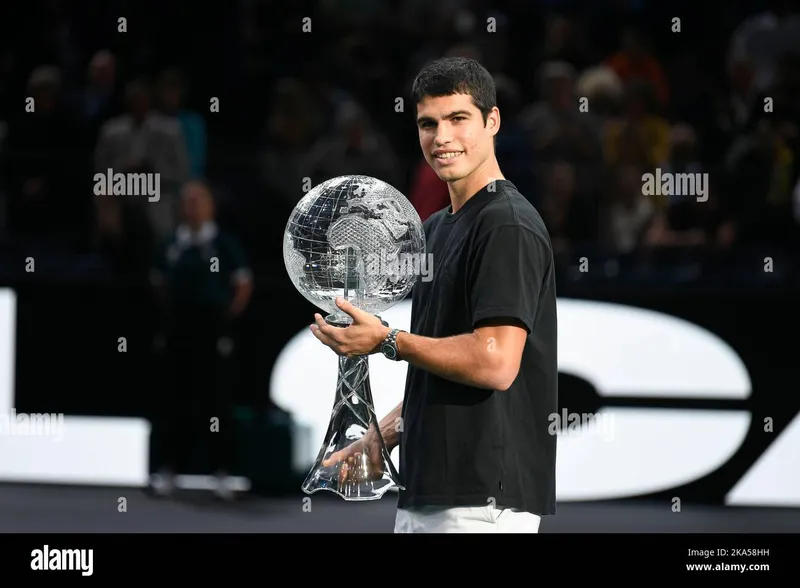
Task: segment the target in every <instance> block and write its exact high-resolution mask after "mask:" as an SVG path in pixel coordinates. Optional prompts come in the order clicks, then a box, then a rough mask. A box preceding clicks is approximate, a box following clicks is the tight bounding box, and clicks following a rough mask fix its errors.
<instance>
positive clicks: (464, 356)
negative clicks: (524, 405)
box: [397, 333, 496, 389]
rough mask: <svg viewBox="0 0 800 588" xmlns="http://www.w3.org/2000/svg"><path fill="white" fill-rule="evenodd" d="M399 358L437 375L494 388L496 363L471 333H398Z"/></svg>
mask: <svg viewBox="0 0 800 588" xmlns="http://www.w3.org/2000/svg"><path fill="white" fill-rule="evenodd" d="M397 350H398V352H399V354H400V358H401V359H403V360H405V361H407V362H409V363H410V364H413V365H415V366H417V367H419V368H422V369H424V370H427V371H429V372H431V373H433V374H436V375H437V376H439V377H442V378H445V379H448V380H451V381H453V382H458V383H459V384H465V385H467V386H474V387H476V388H486V389H492V388H494V383H493V382H494V376H495V375H496V374H495V373H494V372H495V371H496V366H493V365H491V363H490V361H489V355H488V354H487V353H486V342H484V341H480V340H479V339H478V336H477V335H475V334H474V333H465V334H463V335H456V336H454V337H445V338H442V339H434V338H430V337H422V336H420V335H414V334H411V333H399V334H398V336H397Z"/></svg>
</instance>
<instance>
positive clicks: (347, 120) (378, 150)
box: [308, 102, 404, 186]
mask: <svg viewBox="0 0 800 588" xmlns="http://www.w3.org/2000/svg"><path fill="white" fill-rule="evenodd" d="M308 170H309V174H308V175H309V176H310V177H311V181H312V183H313V184H314V185H317V184H319V183H321V182H324V181H325V180H328V179H330V178H333V177H335V176H342V175H347V174H362V175H365V176H372V177H375V178H378V179H379V180H383V181H384V182H386V183H388V184H391V185H392V186H400V185H401V181H402V180H404V177H403V174H402V172H401V171H400V161H399V160H398V159H397V156H396V155H395V151H394V149H393V147H392V144H391V142H390V141H389V140H388V138H387V137H386V136H385V135H384V134H383V133H381V132H380V131H379V130H378V129H376V128H375V126H374V125H373V124H372V121H371V120H370V119H369V117H368V114H367V112H366V110H365V109H364V108H363V107H362V106H361V105H359V104H356V103H352V102H351V103H350V104H349V105H348V106H347V107H344V108H342V111H341V113H340V117H339V120H338V121H337V125H336V133H335V134H334V135H333V136H330V137H322V138H320V139H319V140H318V141H317V143H316V144H315V145H314V146H313V147H312V149H311V153H310V154H309V161H308Z"/></svg>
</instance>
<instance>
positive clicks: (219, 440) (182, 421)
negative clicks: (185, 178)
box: [151, 180, 253, 498]
mask: <svg viewBox="0 0 800 588" xmlns="http://www.w3.org/2000/svg"><path fill="white" fill-rule="evenodd" d="M181 206H182V216H183V222H182V223H181V224H180V225H179V226H178V227H177V228H176V229H175V230H174V231H173V233H172V235H171V236H170V237H169V238H168V239H167V241H166V243H165V244H164V245H163V247H161V248H159V251H158V255H157V257H156V263H155V267H154V268H153V271H152V273H151V277H152V283H153V286H154V287H155V289H156V293H157V296H158V299H159V301H160V303H161V308H162V310H163V311H164V313H163V318H164V334H165V343H166V348H165V351H166V353H165V357H166V364H167V368H168V369H167V373H168V376H169V378H168V380H167V382H165V383H166V393H165V394H164V396H163V398H162V401H163V404H161V405H160V406H159V413H160V415H159V416H160V418H159V419H158V420H159V421H160V422H159V423H158V425H160V428H161V431H162V433H163V435H164V437H163V438H164V444H163V445H164V456H165V459H164V463H163V467H162V468H161V469H160V471H159V473H158V474H157V475H156V476H154V477H153V479H152V480H151V489H152V490H154V491H155V493H156V494H157V495H169V494H171V493H172V491H173V490H174V483H173V480H174V474H175V472H176V471H178V470H179V469H180V468H185V467H186V466H187V462H188V460H189V458H190V456H191V452H192V450H193V448H194V445H195V443H194V442H195V440H196V439H197V440H199V441H201V442H202V443H203V448H204V449H205V450H207V462H208V465H210V466H211V468H212V469H213V470H214V472H215V473H216V480H217V484H216V486H215V491H216V492H217V494H218V496H220V497H221V498H229V497H231V495H232V492H231V488H230V484H229V481H230V478H229V475H228V474H229V472H230V468H231V459H232V457H233V449H232V447H233V446H232V435H231V433H232V429H233V425H234V422H233V418H232V408H233V407H232V403H231V401H230V392H231V390H230V386H229V377H227V375H226V373H225V370H226V369H227V367H228V365H227V363H228V362H227V360H228V359H229V355H230V353H231V351H232V340H231V337H230V332H229V329H230V326H231V323H232V321H233V320H235V319H236V318H237V317H239V316H240V315H241V314H242V313H243V312H244V310H245V309H246V307H247V304H248V302H249V299H250V296H251V294H252V290H253V276H252V273H251V271H250V268H249V267H248V262H247V258H246V255H245V252H244V248H243V246H242V244H241V243H240V242H239V240H238V239H237V238H236V237H235V236H234V235H233V234H231V233H229V232H227V231H225V230H223V229H221V228H220V227H219V226H218V225H217V223H216V221H215V219H216V207H215V203H214V198H213V195H212V191H211V189H210V187H209V186H208V185H207V184H206V183H205V182H203V181H200V180H192V181H189V182H187V183H186V184H185V185H184V186H183V187H182V189H181Z"/></svg>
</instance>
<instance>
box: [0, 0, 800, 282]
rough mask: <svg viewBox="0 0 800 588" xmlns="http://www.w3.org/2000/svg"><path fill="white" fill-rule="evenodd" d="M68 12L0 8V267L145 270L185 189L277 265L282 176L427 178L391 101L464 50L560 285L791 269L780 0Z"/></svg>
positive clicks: (92, 272)
mask: <svg viewBox="0 0 800 588" xmlns="http://www.w3.org/2000/svg"><path fill="white" fill-rule="evenodd" d="M77 4H80V3H75V5H73V3H67V2H59V1H53V0H50V1H44V2H39V1H37V2H32V3H31V6H28V7H21V8H20V10H21V11H22V12H23V13H24V12H25V11H28V12H29V13H30V12H31V11H36V14H37V16H38V18H36V19H33V20H19V21H14V19H13V18H12V19H7V22H6V23H5V27H6V29H5V31H6V32H7V33H8V35H6V38H5V40H4V41H3V43H2V45H0V47H1V49H0V109H1V110H0V121H2V123H1V124H0V165H1V166H2V167H0V236H2V272H3V276H4V277H8V276H12V277H13V276H15V275H17V274H19V273H20V272H21V271H22V267H23V266H22V265H21V263H22V262H21V261H20V260H21V259H25V258H27V257H29V256H34V257H35V259H36V260H37V264H38V265H37V272H39V271H40V269H39V268H41V271H43V272H51V273H52V274H53V275H59V276H70V277H76V278H86V279H92V278H97V277H100V276H102V277H106V278H107V277H109V276H111V277H114V278H118V279H121V280H128V279H130V280H146V279H147V278H148V276H149V275H150V274H151V269H152V266H153V263H154V262H153V259H154V255H157V252H158V251H159V249H158V246H159V244H160V243H162V242H163V241H164V240H165V239H169V238H174V237H175V235H176V231H179V230H180V227H181V226H182V225H185V223H186V222H188V221H187V217H186V215H187V214H188V213H187V209H186V206H185V203H184V200H185V199H186V193H187V192H192V191H194V192H196V191H197V190H198V189H202V188H203V187H206V188H207V190H208V193H209V195H211V196H213V198H214V201H215V203H216V206H215V207H213V211H214V213H213V214H214V219H213V220H214V221H215V222H217V223H219V224H220V225H222V226H224V227H225V228H226V230H228V231H230V233H231V234H233V235H235V236H236V238H237V239H239V240H240V241H241V243H242V244H243V250H244V252H245V257H246V259H247V263H248V264H249V266H250V267H251V269H252V271H253V273H254V274H255V276H256V283H258V281H259V277H261V278H264V279H265V280H268V279H270V278H271V277H282V276H283V274H284V272H285V270H284V269H283V260H282V257H281V256H282V250H281V246H280V245H281V238H282V232H283V229H284V226H285V223H286V219H287V218H288V215H289V213H290V211H291V209H292V207H293V206H294V204H295V203H296V202H297V201H298V199H299V198H300V197H302V195H303V194H304V190H307V189H308V187H309V183H308V181H307V179H308V180H310V185H314V184H316V183H318V182H320V181H322V180H324V179H327V178H329V177H332V176H335V175H340V174H350V173H359V174H366V175H373V176H376V177H379V178H381V179H383V180H385V181H387V182H390V183H391V184H393V185H395V186H396V187H398V188H399V189H400V190H401V191H402V192H403V193H405V194H407V195H408V197H409V199H410V200H411V201H412V203H413V204H414V206H415V207H416V208H417V210H418V211H419V213H420V216H421V217H422V218H423V220H424V219H425V218H427V217H428V216H429V215H430V214H431V213H433V212H434V211H436V210H438V209H440V208H443V207H445V206H447V204H448V194H447V188H446V186H445V185H444V184H443V183H442V182H441V181H440V180H439V179H438V178H437V177H436V176H435V175H434V174H433V172H432V171H431V169H430V168H429V167H428V166H427V164H426V163H425V161H424V159H423V158H422V156H421V154H420V152H419V146H418V144H417V143H416V141H417V135H416V129H415V126H414V124H413V105H412V104H407V103H404V100H407V98H406V97H407V96H408V90H409V88H410V84H411V81H412V80H413V76H414V74H415V73H416V71H417V70H418V69H419V68H420V67H421V66H422V65H424V63H425V62H426V61H428V60H430V59H433V58H436V57H439V56H442V55H464V56H470V57H474V58H476V59H478V60H480V61H481V63H483V64H484V65H485V66H486V67H487V69H489V70H490V71H491V72H492V73H493V74H494V75H495V79H496V81H497V88H498V100H499V106H500V111H501V117H502V128H501V131H500V134H499V136H498V143H497V148H498V157H499V160H500V165H501V169H503V170H504V172H505V175H506V177H507V178H508V179H509V180H511V181H512V182H514V183H515V184H516V185H517V187H518V188H519V189H520V191H521V192H522V193H523V194H524V195H525V196H526V197H528V198H530V200H531V202H533V203H534V205H536V206H537V208H538V209H539V210H540V211H541V213H542V215H543V216H544V218H545V220H546V222H547V225H548V228H549V230H550V232H551V235H552V237H553V241H554V246H555V248H556V252H557V255H558V256H559V261H560V263H559V272H560V280H561V281H562V283H563V284H565V286H566V287H569V285H570V284H571V283H579V282H580V283H586V282H588V283H595V282H598V281H600V282H602V281H605V282H606V283H609V282H610V283H617V284H622V283H635V284H643V285H648V284H650V285H653V284H664V283H679V282H691V283H696V282H702V281H714V280H716V281H718V282H720V283H722V284H734V283H742V284H747V285H758V284H771V283H787V282H793V283H797V280H798V278H797V270H796V267H795V266H796V265H797V261H796V260H797V259H800V257H798V253H800V247H798V242H799V241H800V239H799V238H798V235H799V233H800V225H798V223H800V181H798V178H799V176H800V164H798V161H800V159H798V157H800V143H799V142H798V125H800V11H798V10H797V8H796V7H795V6H794V4H795V3H793V2H788V1H779V2H761V3H759V2H751V3H746V4H748V5H749V6H748V7H745V6H733V5H731V6H729V7H727V8H725V10H724V11H722V10H720V11H716V10H715V9H712V8H711V7H710V9H709V11H708V12H709V14H708V15H706V14H704V13H702V12H703V11H702V9H700V8H691V4H690V3H678V4H676V5H675V7H677V6H678V5H682V6H684V7H683V9H682V10H678V9H677V8H676V9H674V10H671V9H669V7H666V8H665V7H663V6H657V5H656V4H658V3H655V2H647V1H646V0H608V1H600V0H596V1H595V2H591V1H587V2H581V1H578V0H576V1H572V2H568V1H557V0H551V1H541V2H524V1H512V0H508V1H505V2H484V1H480V0H479V1H470V0H450V1H443V2H436V3H427V2H422V1H420V0H408V1H406V2H390V1H389V0H363V1H361V2H359V1H355V0H353V1H348V2H333V1H328V0H320V1H299V2H292V3H286V5H285V6H275V5H274V3H269V2H260V1H258V0H238V1H231V2H227V3H225V5H224V6H215V5H214V6H209V7H205V6H201V5H197V4H191V3H188V2H184V1H182V0H176V1H175V2H170V3H168V4H169V6H162V5H160V4H158V3H156V2H154V1H151V0H143V1H142V2H140V3H135V4H131V3H128V2H122V1H116V0H112V1H109V2H108V3H104V5H103V7H99V6H96V7H94V8H88V7H84V6H77ZM675 7H673V8H675ZM687 7H689V8H687ZM681 14H682V15H683V16H681V17H680V18H679V20H678V21H675V20H673V18H675V15H681ZM122 16H124V17H125V24H124V28H125V31H124V32H120V26H121V25H120V21H119V18H120V17H122ZM20 19H24V17H23V16H21V17H20ZM304 19H307V20H304ZM9 20H10V21H11V22H12V23H13V22H18V23H19V26H17V24H13V26H12V24H9V22H8V21H9ZM23 22H24V24H23ZM492 27H494V29H492ZM212 31H213V32H212ZM25 39H27V40H28V41H29V42H27V43H25V42H23V41H24V40H25ZM34 40H35V41H36V42H35V43H33V41H34ZM31 45H35V47H36V49H35V50H29V47H30V46H31ZM26 98H33V101H28V102H26ZM398 98H400V99H402V100H398ZM215 100H216V102H215ZM31 104H33V105H34V106H33V108H30V105H31ZM214 104H216V105H217V107H218V108H216V109H215V108H214V106H213V105H214ZM581 106H583V107H581ZM109 168H111V169H113V170H114V171H122V172H126V171H135V172H141V171H150V172H157V173H159V174H160V176H161V195H160V199H159V201H158V202H150V201H148V200H147V199H146V198H144V197H141V196H138V197H125V198H121V197H119V196H113V195H98V194H95V190H94V174H95V173H98V172H99V173H106V171H107V170H108V169H109ZM656 170H661V172H673V173H704V174H705V173H707V174H708V179H709V192H708V194H707V196H708V197H707V198H701V199H698V198H697V197H695V196H694V195H673V196H668V195H667V196H665V195H660V194H656V195H648V194H646V193H645V191H644V190H643V179H642V177H643V175H644V174H646V173H655V171H656ZM199 179H203V180H204V181H203V182H202V183H197V182H193V180H199ZM187 186H188V187H189V188H187ZM40 260H41V261H40ZM766 260H771V262H772V263H767V261H766ZM765 268H767V269H766V271H765Z"/></svg>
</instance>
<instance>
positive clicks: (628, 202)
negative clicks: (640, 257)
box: [604, 165, 656, 258]
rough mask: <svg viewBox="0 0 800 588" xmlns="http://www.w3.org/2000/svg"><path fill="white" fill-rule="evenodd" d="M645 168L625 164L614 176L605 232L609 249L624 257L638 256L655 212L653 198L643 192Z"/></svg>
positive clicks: (616, 170) (615, 171) (617, 169)
mask: <svg viewBox="0 0 800 588" xmlns="http://www.w3.org/2000/svg"><path fill="white" fill-rule="evenodd" d="M645 169H646V168H644V167H643V166H637V165H622V166H619V167H617V168H616V169H615V170H614V175H613V177H612V182H611V191H610V194H609V203H608V207H607V209H606V212H605V214H604V216H605V218H606V225H605V230H604V233H605V238H606V240H607V242H608V245H609V248H610V249H611V250H612V251H613V252H614V253H616V254H618V255H620V256H621V257H622V258H630V257H632V256H634V255H635V252H636V249H637V248H638V247H639V246H640V244H641V243H642V240H643V238H644V235H645V233H646V231H647V229H648V227H649V226H650V223H651V221H652V219H653V216H654V215H655V213H656V206H655V204H654V202H653V199H652V198H651V197H649V196H646V195H644V194H643V192H642V175H643V174H644V170H645Z"/></svg>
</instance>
